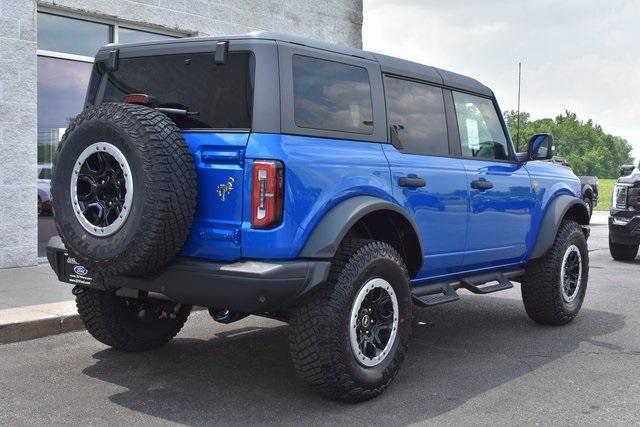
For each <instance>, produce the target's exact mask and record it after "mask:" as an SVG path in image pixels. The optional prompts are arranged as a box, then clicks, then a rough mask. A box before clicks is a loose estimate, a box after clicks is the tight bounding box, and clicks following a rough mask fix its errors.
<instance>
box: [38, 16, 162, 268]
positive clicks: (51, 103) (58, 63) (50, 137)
mask: <svg viewBox="0 0 640 427" xmlns="http://www.w3.org/2000/svg"><path fill="white" fill-rule="evenodd" d="M88 19H89V18H88ZM116 35H117V36H118V39H119V40H118V41H119V42H120V43H131V42H139V41H147V40H161V39H169V38H174V36H167V35H163V34H157V33H154V32H150V31H142V30H134V29H131V28H123V27H120V26H119V25H118V23H117V22H115V20H114V21H113V22H112V23H101V22H93V21H89V20H85V19H78V18H72V17H68V16H60V15H56V14H55V13H48V12H38V141H37V144H38V256H40V257H43V256H45V255H46V246H47V242H48V241H49V239H50V238H51V237H52V236H55V235H56V227H55V224H54V222H53V217H52V216H51V214H52V211H51V167H52V163H53V157H54V155H55V152H56V149H57V147H58V143H59V142H60V138H61V137H62V135H63V134H64V132H65V130H66V128H67V126H68V125H69V121H70V120H71V119H72V118H73V117H74V116H76V115H77V114H78V113H79V112H80V111H81V110H82V108H83V105H84V98H85V94H86V92H87V86H88V84H89V77H90V76H91V69H92V68H93V57H94V56H95V54H96V52H98V49H100V47H102V46H103V45H105V44H107V43H111V42H113V41H114V36H116Z"/></svg>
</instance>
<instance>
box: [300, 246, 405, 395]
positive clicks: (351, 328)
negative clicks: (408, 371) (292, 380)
mask: <svg viewBox="0 0 640 427" xmlns="http://www.w3.org/2000/svg"><path fill="white" fill-rule="evenodd" d="M411 322H412V305H411V292H410V287H409V274H408V272H407V267H406V265H405V263H404V261H403V259H402V257H401V256H400V254H399V253H398V252H397V251H396V250H395V249H394V248H393V247H391V246H390V245H388V244H386V243H382V242H378V241H373V240H364V239H351V240H348V241H347V242H345V243H343V245H342V247H341V249H340V251H339V252H338V254H336V256H335V258H334V261H333V266H332V270H331V273H330V276H329V280H328V283H327V284H326V285H325V286H324V287H322V288H321V289H318V290H317V291H316V292H315V293H314V294H312V295H310V296H309V297H307V298H306V300H305V301H304V302H303V303H301V304H300V305H299V306H297V307H296V308H295V309H294V310H293V311H292V313H291V318H290V324H291V328H290V340H289V342H290V348H291V355H292V359H293V364H294V366H295V368H296V371H297V372H298V375H299V376H300V377H301V378H302V379H303V380H305V381H306V382H307V383H308V384H309V385H311V387H313V388H314V389H315V390H316V391H318V392H319V393H320V394H321V395H323V396H325V397H328V398H331V399H335V400H341V401H351V402H357V401H363V400H367V399H371V398H373V397H376V396H378V395H379V394H381V393H382V392H383V391H384V390H385V389H386V388H387V386H388V385H389V384H390V383H391V381H392V380H393V379H394V378H395V376H396V374H397V373H398V370H399V368H400V364H401V363H402V360H403V359H404V354H405V352H406V349H407V344H408V341H409V338H410V335H411ZM354 337H355V340H354Z"/></svg>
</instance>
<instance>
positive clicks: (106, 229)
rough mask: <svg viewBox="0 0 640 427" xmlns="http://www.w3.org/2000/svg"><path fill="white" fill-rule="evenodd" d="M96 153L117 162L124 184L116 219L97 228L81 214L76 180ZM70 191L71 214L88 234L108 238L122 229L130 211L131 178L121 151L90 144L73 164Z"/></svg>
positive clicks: (112, 147) (101, 144)
mask: <svg viewBox="0 0 640 427" xmlns="http://www.w3.org/2000/svg"><path fill="white" fill-rule="evenodd" d="M96 153H101V154H107V155H109V156H111V157H112V158H113V159H114V160H115V161H116V162H118V164H119V166H120V169H122V173H123V179H124V184H125V185H124V187H125V196H124V203H123V205H122V210H121V211H120V213H119V215H118V216H117V218H116V219H115V220H114V221H113V222H112V223H110V224H108V225H106V226H97V225H95V224H93V223H91V222H90V221H89V220H88V219H87V217H86V216H85V214H84V213H83V211H82V208H81V204H80V200H79V199H78V178H79V177H80V175H81V172H80V170H81V169H82V167H83V165H84V163H85V162H86V161H87V159H88V158H89V157H91V156H92V155H94V154H96ZM70 191H71V193H70V194H71V204H72V209H73V213H74V214H75V216H76V219H77V220H78V222H79V223H80V225H82V228H84V229H85V230H86V231H87V232H88V233H90V234H92V235H94V236H99V237H106V236H110V235H112V234H113V233H115V232H116V231H118V230H119V229H120V228H122V226H123V225H124V223H125V221H126V220H127V217H128V216H129V212H130V211H131V202H132V201H133V176H132V175H131V168H130V167H129V162H128V161H127V159H126V158H125V156H124V154H123V153H122V151H120V149H118V147H116V146H115V145H113V144H109V143H108V142H96V143H94V144H91V145H90V146H88V147H87V148H85V149H84V151H82V153H80V156H78V158H77V159H76V161H75V163H74V166H73V171H72V173H71V183H70Z"/></svg>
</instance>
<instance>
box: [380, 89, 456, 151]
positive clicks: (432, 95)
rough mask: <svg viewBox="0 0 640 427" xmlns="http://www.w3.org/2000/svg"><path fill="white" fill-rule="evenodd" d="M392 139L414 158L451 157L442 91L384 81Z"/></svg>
mask: <svg viewBox="0 0 640 427" xmlns="http://www.w3.org/2000/svg"><path fill="white" fill-rule="evenodd" d="M384 89H385V95H386V98H387V114H388V117H389V126H390V129H391V134H392V135H391V137H392V138H397V139H398V141H399V142H400V145H401V146H402V148H403V151H404V152H406V153H411V154H431V155H446V154H449V143H448V139H447V121H446V119H445V114H444V99H443V95H442V89H440V88H438V87H434V86H429V85H426V84H423V83H417V82H412V81H408V80H402V79H398V78H393V77H385V78H384Z"/></svg>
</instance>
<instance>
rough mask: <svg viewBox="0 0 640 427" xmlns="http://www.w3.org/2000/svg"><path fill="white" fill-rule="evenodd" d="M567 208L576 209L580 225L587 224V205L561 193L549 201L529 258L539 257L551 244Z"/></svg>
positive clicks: (576, 198) (567, 210)
mask: <svg viewBox="0 0 640 427" xmlns="http://www.w3.org/2000/svg"><path fill="white" fill-rule="evenodd" d="M569 209H578V210H579V212H580V217H579V220H578V223H579V224H580V225H582V226H587V225H588V224H589V211H588V208H587V205H586V203H585V202H584V201H582V199H580V198H578V197H575V196H571V195H568V194H561V195H559V196H558V197H556V198H555V199H553V200H552V201H551V203H549V207H548V208H547V210H546V212H545V214H544V218H543V219H542V222H541V223H540V228H539V229H538V236H537V238H536V244H535V246H534V248H533V252H532V253H531V256H530V257H529V259H535V258H540V257H541V256H542V255H544V254H545V253H546V252H547V251H548V250H549V248H551V246H552V245H553V241H554V240H555V238H556V234H558V228H560V224H561V223H562V219H563V218H564V217H565V216H566V214H567V212H569Z"/></svg>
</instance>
